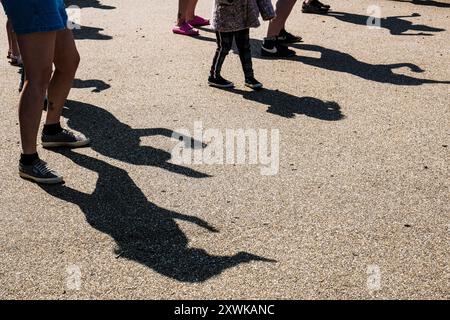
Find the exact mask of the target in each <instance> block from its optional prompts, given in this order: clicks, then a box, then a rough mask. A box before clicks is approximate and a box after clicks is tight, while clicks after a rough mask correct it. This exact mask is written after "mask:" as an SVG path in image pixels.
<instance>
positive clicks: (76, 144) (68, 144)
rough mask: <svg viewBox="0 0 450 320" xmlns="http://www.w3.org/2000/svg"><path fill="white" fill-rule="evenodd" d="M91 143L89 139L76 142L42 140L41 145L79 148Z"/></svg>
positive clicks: (45, 146)
mask: <svg viewBox="0 0 450 320" xmlns="http://www.w3.org/2000/svg"><path fill="white" fill-rule="evenodd" d="M90 143H91V140H90V139H86V140H83V141H77V142H42V147H44V148H58V147H67V148H80V147H85V146H87V145H89V144H90Z"/></svg>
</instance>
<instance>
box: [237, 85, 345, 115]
mask: <svg viewBox="0 0 450 320" xmlns="http://www.w3.org/2000/svg"><path fill="white" fill-rule="evenodd" d="M228 91H230V92H232V93H236V94H240V95H242V97H243V98H244V99H246V100H251V101H255V102H258V103H261V104H264V105H267V106H269V108H268V109H267V112H268V113H272V114H275V115H277V116H281V117H285V118H293V117H295V115H305V116H307V117H311V118H316V119H320V120H324V121H337V120H341V119H343V118H345V116H344V115H343V114H342V112H341V107H340V106H339V104H337V103H336V102H334V101H323V100H320V99H316V98H312V97H297V96H294V95H292V94H289V93H286V92H283V91H279V90H271V89H263V90H260V91H244V90H240V89H229V90H228Z"/></svg>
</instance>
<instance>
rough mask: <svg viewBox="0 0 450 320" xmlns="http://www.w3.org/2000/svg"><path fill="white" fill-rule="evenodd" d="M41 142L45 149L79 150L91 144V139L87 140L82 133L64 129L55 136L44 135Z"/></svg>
mask: <svg viewBox="0 0 450 320" xmlns="http://www.w3.org/2000/svg"><path fill="white" fill-rule="evenodd" d="M41 140H42V146H43V147H44V148H58V147H69V148H79V147H84V146H87V145H88V144H89V143H90V140H89V138H86V137H85V136H84V135H82V134H81V133H75V132H73V131H70V130H67V129H63V131H61V132H60V133H58V134H54V135H45V134H42V137H41Z"/></svg>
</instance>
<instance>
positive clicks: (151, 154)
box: [63, 100, 210, 178]
mask: <svg viewBox="0 0 450 320" xmlns="http://www.w3.org/2000/svg"><path fill="white" fill-rule="evenodd" d="M63 115H64V117H66V118H68V125H69V126H70V127H71V128H73V129H75V130H77V131H80V132H82V133H84V134H86V135H87V136H88V137H89V138H91V140H92V146H91V147H92V149H94V150H95V151H96V152H98V153H100V154H102V155H104V156H106V157H109V158H113V159H116V160H119V161H122V162H126V163H130V164H133V165H139V166H154V167H159V168H161V169H164V170H167V171H169V172H173V173H176V174H181V175H185V176H188V177H192V178H207V177H210V176H209V175H207V174H205V173H202V172H199V171H196V170H193V169H190V168H188V167H183V166H181V165H177V164H173V163H170V162H169V160H170V159H171V154H170V153H169V152H166V151H164V150H160V149H156V148H152V147H149V146H141V145H140V142H141V138H142V137H145V136H156V135H161V136H165V137H168V138H171V137H172V136H173V133H174V132H173V131H172V130H169V129H165V128H150V129H133V128H131V127H130V126H129V125H127V124H125V123H122V122H120V121H119V119H117V118H116V117H115V116H114V115H113V114H111V113H110V112H108V111H106V110H105V109H102V108H99V107H97V106H94V105H92V104H87V103H82V102H78V101H72V100H68V101H67V103H66V107H65V108H64V110H63ZM177 136H179V137H183V136H182V135H181V134H177ZM183 141H186V142H187V143H189V145H190V146H191V147H194V148H203V147H205V146H204V145H203V144H202V143H201V142H200V141H194V140H193V139H183Z"/></svg>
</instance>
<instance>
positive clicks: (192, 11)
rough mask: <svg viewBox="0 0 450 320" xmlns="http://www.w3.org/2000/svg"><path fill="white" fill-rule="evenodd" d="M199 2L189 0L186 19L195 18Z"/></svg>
mask: <svg viewBox="0 0 450 320" xmlns="http://www.w3.org/2000/svg"><path fill="white" fill-rule="evenodd" d="M197 3H198V0H188V6H187V8H186V21H191V20H194V18H195V8H196V7H197Z"/></svg>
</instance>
